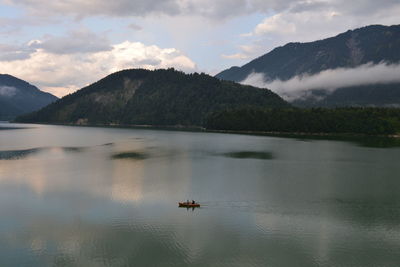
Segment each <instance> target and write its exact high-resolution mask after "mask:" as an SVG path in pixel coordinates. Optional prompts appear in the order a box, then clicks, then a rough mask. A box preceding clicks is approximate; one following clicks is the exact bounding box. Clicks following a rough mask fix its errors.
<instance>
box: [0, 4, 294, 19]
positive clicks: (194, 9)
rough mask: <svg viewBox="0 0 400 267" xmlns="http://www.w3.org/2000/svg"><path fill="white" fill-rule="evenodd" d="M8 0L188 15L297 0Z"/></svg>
mask: <svg viewBox="0 0 400 267" xmlns="http://www.w3.org/2000/svg"><path fill="white" fill-rule="evenodd" d="M4 2H5V3H8V4H11V5H17V6H22V7H24V8H26V9H27V10H28V11H29V12H30V14H33V15H36V16H43V15H44V16H57V15H72V16H75V17H78V18H84V17H88V16H104V15H105V16H116V17H123V16H125V17H127V16H138V17H143V16H147V15H154V14H164V15H168V16H178V15H184V16H186V15H189V16H193V15H196V16H202V17H209V18H213V19H224V18H228V17H235V16H241V15H246V14H250V13H260V12H263V13H265V12H269V11H272V10H274V11H281V10H283V9H286V8H288V7H289V6H291V5H292V4H293V3H296V2H298V1H296V0H286V1H282V0H218V1H215V0H147V1H143V0H113V1H109V0H86V1H81V0H65V1H52V0H5V1H4Z"/></svg>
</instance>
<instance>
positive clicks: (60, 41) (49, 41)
mask: <svg viewBox="0 0 400 267" xmlns="http://www.w3.org/2000/svg"><path fill="white" fill-rule="evenodd" d="M29 47H31V48H35V49H43V50H44V51H47V52H49V53H53V54H74V53H90V52H99V51H108V50H111V49H112V47H111V45H110V44H109V41H108V39H107V38H106V37H105V36H99V35H97V34H95V33H93V32H90V31H89V30H87V29H80V30H75V31H71V32H69V33H68V34H67V35H66V36H52V35H47V36H45V37H44V39H43V40H34V41H31V42H30V43H29Z"/></svg>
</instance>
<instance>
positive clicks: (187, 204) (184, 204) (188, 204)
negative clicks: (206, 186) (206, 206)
mask: <svg viewBox="0 0 400 267" xmlns="http://www.w3.org/2000/svg"><path fill="white" fill-rule="evenodd" d="M179 207H181V208H200V204H199V203H194V204H193V203H192V202H179Z"/></svg>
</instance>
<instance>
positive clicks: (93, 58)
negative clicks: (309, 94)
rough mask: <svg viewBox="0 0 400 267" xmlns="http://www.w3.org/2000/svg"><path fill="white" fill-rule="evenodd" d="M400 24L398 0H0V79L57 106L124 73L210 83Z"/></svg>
mask: <svg viewBox="0 0 400 267" xmlns="http://www.w3.org/2000/svg"><path fill="white" fill-rule="evenodd" d="M399 15H400V1H399V0H380V1H376V0H353V1H348V0H305V1H294V0H112V1H110V0H85V1H82V0H63V1H57V0H0V73H7V74H11V75H13V76H16V77H18V78H20V79H23V80H26V81H28V82H29V83H31V84H34V85H36V86H38V87H39V88H40V89H41V90H43V91H47V92H50V93H52V94H54V95H57V96H59V97H61V96H64V95H66V94H69V93H72V92H74V91H76V90H78V89H80V88H82V87H84V86H86V85H89V84H91V83H93V82H95V81H97V80H99V79H101V78H103V77H104V76H106V75H108V74H111V73H112V72H115V71H118V70H121V69H127V68H139V67H141V68H147V69H155V68H169V67H174V68H176V69H178V70H182V71H185V72H187V73H190V72H205V73H208V74H210V75H215V74H217V73H218V72H219V71H222V70H224V69H226V68H229V67H231V66H241V65H243V64H245V63H247V62H249V61H250V60H252V59H254V58H256V57H259V56H261V55H263V54H265V53H267V52H269V51H271V50H272V49H273V48H275V47H277V46H281V45H284V44H286V43H288V42H307V41H314V40H318V39H323V38H326V37H330V36H334V35H337V34H339V33H341V32H344V31H346V30H348V29H355V28H358V27H362V26H367V25H371V24H383V25H394V24H400V16H399Z"/></svg>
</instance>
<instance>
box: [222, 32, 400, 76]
mask: <svg viewBox="0 0 400 267" xmlns="http://www.w3.org/2000/svg"><path fill="white" fill-rule="evenodd" d="M398 51H400V25H393V26H384V25H370V26H365V27H362V28H358V29H354V30H348V31H346V32H344V33H340V34H338V35H336V36H334V37H330V38H326V39H322V40H318V41H314V42H307V43H299V42H291V43H288V44H286V45H284V46H280V47H277V48H275V49H273V50H272V51H271V52H269V53H267V54H264V55H262V56H260V57H258V58H256V59H254V60H252V61H250V62H249V63H247V64H245V65H243V66H242V67H239V68H237V67H235V68H230V69H227V70H224V71H222V72H220V73H219V74H217V75H216V77H217V78H220V79H224V80H232V81H236V82H240V81H243V80H244V79H246V77H247V76H248V75H249V74H251V73H252V72H257V73H263V74H264V75H265V77H268V78H269V79H272V80H273V79H281V80H287V79H290V78H292V77H294V76H296V75H299V74H304V73H308V74H315V73H318V72H321V71H322V70H326V69H335V68H346V67H354V66H359V65H362V64H366V63H369V62H373V63H379V62H382V61H384V62H388V63H396V62H400V53H399V52H398Z"/></svg>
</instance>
